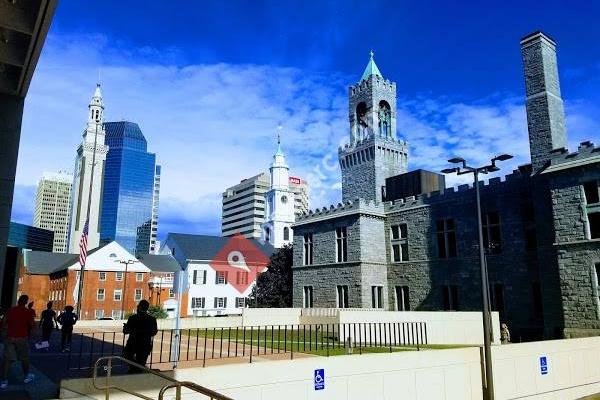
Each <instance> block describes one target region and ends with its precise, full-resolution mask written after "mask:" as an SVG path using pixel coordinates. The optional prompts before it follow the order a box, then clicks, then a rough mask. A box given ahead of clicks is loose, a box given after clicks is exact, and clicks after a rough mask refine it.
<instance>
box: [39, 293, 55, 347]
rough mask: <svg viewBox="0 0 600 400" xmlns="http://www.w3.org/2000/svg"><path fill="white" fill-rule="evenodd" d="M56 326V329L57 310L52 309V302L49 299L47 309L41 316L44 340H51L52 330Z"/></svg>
mask: <svg viewBox="0 0 600 400" xmlns="http://www.w3.org/2000/svg"><path fill="white" fill-rule="evenodd" d="M55 326H56V329H58V322H57V321H56V311H54V310H53V309H52V302H51V301H49V302H48V304H46V309H45V310H44V311H42V315H41V316H40V328H41V329H42V341H43V342H50V336H51V335H52V330H53V329H54V327H55Z"/></svg>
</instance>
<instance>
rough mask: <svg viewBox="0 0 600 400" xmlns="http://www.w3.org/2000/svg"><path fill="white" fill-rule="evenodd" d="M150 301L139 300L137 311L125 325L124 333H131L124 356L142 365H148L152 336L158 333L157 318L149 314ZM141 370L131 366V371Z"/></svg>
mask: <svg viewBox="0 0 600 400" xmlns="http://www.w3.org/2000/svg"><path fill="white" fill-rule="evenodd" d="M149 307H150V303H148V302H147V301H146V300H142V301H140V302H139V304H138V306H137V312H136V313H135V314H133V315H132V316H130V317H129V318H128V319H127V323H126V324H124V325H123V333H124V334H129V338H128V339H127V344H126V345H125V350H124V352H123V356H124V357H125V358H126V359H128V360H131V361H134V362H136V363H138V364H140V365H146V361H147V360H148V356H149V355H150V352H151V351H152V338H153V337H154V336H155V335H156V334H157V333H158V328H157V326H156V318H154V317H153V316H152V315H149V314H148V308H149ZM135 372H140V371H139V369H138V368H136V367H133V366H130V367H129V373H135Z"/></svg>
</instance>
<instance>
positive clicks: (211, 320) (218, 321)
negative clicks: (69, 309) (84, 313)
mask: <svg viewBox="0 0 600 400" xmlns="http://www.w3.org/2000/svg"><path fill="white" fill-rule="evenodd" d="M125 322H127V320H114V321H110V320H108V321H94V320H83V321H77V324H75V329H76V330H78V329H82V328H83V329H90V328H101V329H105V330H111V331H113V330H117V331H120V330H121V329H123V324H124V323H125ZM157 325H158V329H175V319H159V320H158V321H157ZM236 326H242V317H241V316H227V317H199V318H181V320H180V327H181V329H202V328H227V327H236Z"/></svg>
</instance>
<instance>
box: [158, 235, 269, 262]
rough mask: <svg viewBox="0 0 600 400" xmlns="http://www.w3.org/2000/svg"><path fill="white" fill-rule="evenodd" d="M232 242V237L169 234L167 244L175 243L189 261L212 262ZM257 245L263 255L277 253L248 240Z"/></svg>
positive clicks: (261, 244)
mask: <svg viewBox="0 0 600 400" xmlns="http://www.w3.org/2000/svg"><path fill="white" fill-rule="evenodd" d="M230 240H231V237H223V236H209V235H191V234H186V233H169V235H168V236H167V240H166V242H167V244H168V243H169V242H170V241H173V242H174V243H175V244H176V245H177V247H179V249H180V250H181V251H182V252H183V253H184V254H183V256H184V257H185V258H186V259H187V260H202V261H211V260H212V259H213V258H214V257H215V255H216V254H217V253H218V252H219V250H221V249H222V248H223V247H224V246H225V244H226V243H227V242H228V241H230ZM248 240H249V241H250V242H251V243H252V244H253V245H255V246H256V247H257V248H258V250H260V252H261V253H263V254H264V255H265V256H267V257H270V256H271V254H273V252H274V251H275V249H274V248H273V246H272V245H271V244H269V243H264V244H263V243H260V242H259V241H257V240H255V239H248Z"/></svg>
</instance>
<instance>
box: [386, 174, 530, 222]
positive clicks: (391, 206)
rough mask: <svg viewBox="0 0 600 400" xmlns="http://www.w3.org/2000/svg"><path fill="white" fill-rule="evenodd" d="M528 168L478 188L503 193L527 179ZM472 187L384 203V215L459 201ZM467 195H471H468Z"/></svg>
mask: <svg viewBox="0 0 600 400" xmlns="http://www.w3.org/2000/svg"><path fill="white" fill-rule="evenodd" d="M529 171H530V166H529V165H526V166H523V167H521V168H520V169H516V170H514V171H513V172H512V173H510V174H507V175H505V176H503V177H501V176H497V177H494V178H490V179H489V180H488V181H480V182H479V185H480V186H479V187H480V188H481V189H482V191H484V192H486V191H498V192H500V191H504V190H511V189H512V186H511V184H513V183H519V182H522V180H523V179H524V178H525V179H528V178H529V176H530V172H529ZM473 188H474V186H473V185H472V184H471V185H469V184H463V185H458V186H457V187H449V188H446V189H444V190H443V191H434V192H430V193H423V194H420V195H417V196H409V197H406V198H402V199H397V200H394V201H387V202H384V203H383V205H384V207H385V212H386V213H391V212H396V211H401V210H406V209H409V208H414V207H421V206H425V205H431V204H432V203H434V202H444V201H454V200H460V199H461V198H462V197H463V196H465V195H466V194H467V193H469V192H471V191H472V190H473ZM469 195H471V194H470V193H469Z"/></svg>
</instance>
